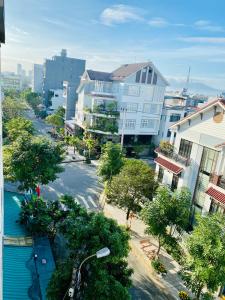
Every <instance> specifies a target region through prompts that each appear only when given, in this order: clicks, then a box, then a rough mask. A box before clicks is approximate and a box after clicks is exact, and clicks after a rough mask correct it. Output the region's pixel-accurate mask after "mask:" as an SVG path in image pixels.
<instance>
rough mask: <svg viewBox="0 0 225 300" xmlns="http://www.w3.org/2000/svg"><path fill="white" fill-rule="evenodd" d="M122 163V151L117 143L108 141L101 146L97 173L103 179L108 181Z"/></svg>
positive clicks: (117, 171) (116, 172)
mask: <svg viewBox="0 0 225 300" xmlns="http://www.w3.org/2000/svg"><path fill="white" fill-rule="evenodd" d="M122 165H123V153H122V150H121V146H120V145H119V144H113V143H112V142H108V143H106V144H105V146H103V148H102V154H101V156H100V165H99V167H98V175H99V176H101V177H102V179H103V181H110V180H111V179H112V176H114V175H116V174H118V173H119V171H120V169H121V167H122Z"/></svg>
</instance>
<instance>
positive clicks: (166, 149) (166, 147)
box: [159, 141, 174, 155]
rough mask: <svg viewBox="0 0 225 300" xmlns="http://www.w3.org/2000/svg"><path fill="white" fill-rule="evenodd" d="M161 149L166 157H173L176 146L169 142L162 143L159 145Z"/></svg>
mask: <svg viewBox="0 0 225 300" xmlns="http://www.w3.org/2000/svg"><path fill="white" fill-rule="evenodd" d="M159 148H160V150H161V152H162V153H164V154H166V155H172V154H173V152H174V145H172V144H170V142H169V141H161V142H160V144H159Z"/></svg>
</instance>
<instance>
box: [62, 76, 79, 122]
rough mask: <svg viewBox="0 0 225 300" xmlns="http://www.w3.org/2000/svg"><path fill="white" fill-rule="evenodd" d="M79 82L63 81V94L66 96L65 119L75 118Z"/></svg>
mask: <svg viewBox="0 0 225 300" xmlns="http://www.w3.org/2000/svg"><path fill="white" fill-rule="evenodd" d="M76 90H77V83H73V82H69V81H64V82H63V96H64V98H65V101H64V102H65V119H66V120H70V122H69V123H71V120H72V119H74V116H75V107H76V101H77V98H78V96H77V92H76Z"/></svg>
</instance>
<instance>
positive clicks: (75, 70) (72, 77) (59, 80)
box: [43, 49, 86, 106]
mask: <svg viewBox="0 0 225 300" xmlns="http://www.w3.org/2000/svg"><path fill="white" fill-rule="evenodd" d="M85 63H86V62H85V60H82V59H77V58H71V57H67V53H66V50H64V49H63V50H62V52H61V55H60V56H57V55H56V56H54V57H53V58H52V59H46V61H45V63H44V79H43V93H44V98H45V103H46V104H47V106H48V100H49V96H50V95H51V93H49V91H50V90H59V89H60V90H62V89H63V82H64V81H68V82H70V83H73V84H74V86H75V90H76V89H77V87H78V85H79V83H80V77H81V76H82V74H83V73H84V70H85ZM76 100H77V94H75V99H73V101H74V102H73V103H74V105H75V102H76Z"/></svg>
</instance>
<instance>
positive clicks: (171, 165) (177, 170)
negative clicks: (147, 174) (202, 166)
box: [155, 157, 183, 175]
mask: <svg viewBox="0 0 225 300" xmlns="http://www.w3.org/2000/svg"><path fill="white" fill-rule="evenodd" d="M155 162H156V163H157V164H159V165H160V166H162V167H163V168H166V169H167V170H169V171H171V172H172V173H174V174H175V175H178V174H179V173H180V172H181V171H182V170H183V168H181V167H180V166H178V165H175V164H174V163H171V162H170V161H168V160H166V159H164V158H162V157H157V158H156V159H155Z"/></svg>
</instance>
